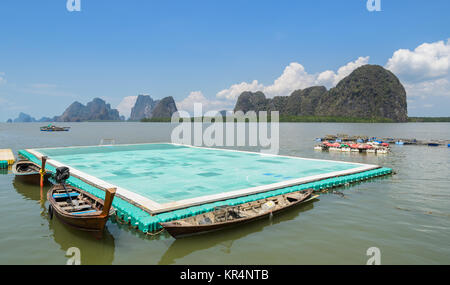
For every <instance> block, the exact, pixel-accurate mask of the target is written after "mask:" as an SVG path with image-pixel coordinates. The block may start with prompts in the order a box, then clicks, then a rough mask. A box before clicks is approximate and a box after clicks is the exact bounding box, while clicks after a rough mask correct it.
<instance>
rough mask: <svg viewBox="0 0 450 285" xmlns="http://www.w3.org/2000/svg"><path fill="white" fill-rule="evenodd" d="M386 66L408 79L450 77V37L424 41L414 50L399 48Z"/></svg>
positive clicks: (419, 79)
mask: <svg viewBox="0 0 450 285" xmlns="http://www.w3.org/2000/svg"><path fill="white" fill-rule="evenodd" d="M386 68H387V69H389V70H391V71H392V72H393V73H395V74H396V75H397V76H401V77H402V78H404V79H405V80H408V81H421V80H427V79H435V78H438V77H448V74H449V71H450V39H448V40H447V43H445V42H444V41H438V42H434V43H424V44H421V45H420V46H418V47H416V49H415V50H414V51H411V50H408V49H399V50H397V51H395V52H394V54H393V55H392V57H391V58H390V59H389V60H388V62H387V64H386Z"/></svg>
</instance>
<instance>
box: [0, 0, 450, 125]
mask: <svg viewBox="0 0 450 285" xmlns="http://www.w3.org/2000/svg"><path fill="white" fill-rule="evenodd" d="M80 1H81V11H80V12H69V11H67V9H66V2H67V1H66V0H36V1H24V0H2V1H1V2H0V121H5V120H6V119H8V118H15V117H17V115H18V113H19V112H21V111H23V112H25V113H28V114H30V115H32V116H34V117H41V116H44V115H45V116H54V115H60V114H61V113H62V112H63V111H64V109H65V108H66V107H67V106H68V105H69V104H70V103H72V102H73V101H75V100H76V101H79V102H81V103H83V104H85V103H87V102H88V101H90V100H91V99H92V98H94V97H101V98H103V99H105V100H106V101H107V102H108V103H111V105H112V106H113V107H116V106H117V105H118V104H119V103H120V102H121V101H122V100H123V98H124V97H127V96H136V95H137V94H142V93H145V94H150V95H152V97H153V98H155V99H158V98H162V97H165V96H173V97H174V98H175V100H176V101H177V104H178V103H180V106H183V107H186V108H189V107H188V105H189V104H190V103H192V101H195V100H198V101H202V102H204V103H205V104H206V105H208V104H209V105H208V106H210V108H226V107H227V106H228V107H229V106H233V104H234V100H235V95H233V94H234V93H233V90H234V91H240V90H241V89H242V88H244V89H245V88H249V90H253V89H255V90H256V89H263V90H266V91H267V92H266V93H268V96H271V95H272V96H275V95H288V94H285V93H286V92H288V91H290V90H291V89H295V88H298V87H305V86H306V85H308V84H313V83H318V82H319V83H322V81H320V80H318V77H319V75H320V74H321V73H323V72H325V71H332V72H334V75H333V74H332V75H333V76H334V77H333V78H334V79H336V78H341V77H342V75H346V74H347V72H349V71H351V69H352V68H354V67H356V66H359V65H361V64H363V63H370V64H380V65H382V66H385V67H387V66H389V67H390V68H391V69H392V70H393V71H394V73H396V74H397V75H398V76H399V77H400V79H401V81H402V83H404V84H405V87H407V91H408V100H409V101H408V105H409V115H413V116H414V115H416V116H450V111H449V110H450V90H449V89H450V83H449V80H450V75H449V74H450V68H449V66H448V65H449V62H448V60H449V52H448V50H450V48H449V47H450V42H448V39H449V38H450V17H448V11H450V1H445V0H442V1H438V0H436V1H413V0H395V1H394V0H381V8H382V11H381V12H369V11H368V10H367V8H366V2H367V1H366V0H346V1H325V0H319V1H318V0H315V1H287V0H285V1H263V0H254V1H245V0H239V1H234V0H227V1H219V0H214V1H212V0H210V1H200V0H184V1H144V0H140V1H138V0H128V1H125V0H114V1H113V0H110V1H107V0H80ZM423 44H427V45H425V46H422V48H419V49H418V50H415V49H417V48H418V47H421V45H423ZM401 49H403V51H402V50H401ZM399 50H400V53H398V54H396V55H395V52H396V51H399ZM394 55H395V56H394ZM358 59H359V60H358ZM389 60H391V61H389ZM389 62H390V64H389ZM446 62H447V65H446ZM349 63H353V64H350V65H348V64H349ZM345 66H347V68H344V69H343V70H342V71H343V72H341V73H339V72H338V71H339V68H341V67H345ZM411 70H413V71H414V72H412V71H411ZM289 72H291V73H294V77H293V79H295V80H296V82H295V83H294V84H293V85H292V82H291V81H292V80H291V81H289V78H286V76H288V75H289V74H288V73H289ZM423 74H427V75H426V76H422V75H423ZM277 79H280V80H278V81H277V82H278V83H277V82H276V80H277ZM291 79H292V78H291ZM328 79H329V78H328ZM255 80H256V81H257V82H255ZM297 81H298V82H301V83H298V82H297ZM239 84H240V85H239ZM280 84H281V85H280ZM324 84H325V83H324ZM327 84H328V85H327ZM327 84H325V85H327V87H332V86H333V80H331V81H330V80H328V81H327ZM240 88H241V89H240ZM264 88H265V89H264ZM220 92H222V93H220ZM219 93H220V94H222V95H219Z"/></svg>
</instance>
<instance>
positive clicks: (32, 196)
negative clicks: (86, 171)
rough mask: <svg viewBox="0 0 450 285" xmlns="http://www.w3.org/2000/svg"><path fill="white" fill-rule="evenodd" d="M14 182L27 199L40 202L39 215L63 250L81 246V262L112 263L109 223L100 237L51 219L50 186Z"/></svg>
mask: <svg viewBox="0 0 450 285" xmlns="http://www.w3.org/2000/svg"><path fill="white" fill-rule="evenodd" d="M12 184H13V186H14V188H15V189H16V191H17V193H19V194H20V195H22V196H23V197H24V198H25V199H27V200H33V201H37V202H39V204H40V209H41V211H40V213H39V215H40V216H41V217H42V219H43V221H44V222H45V223H46V224H47V225H48V228H49V231H50V236H51V237H53V240H54V241H55V242H56V243H57V244H58V245H59V247H60V249H61V250H62V251H64V252H66V251H67V250H68V249H69V248H71V247H77V248H79V249H80V252H81V264H112V262H113V260H114V250H115V244H114V237H113V235H112V234H111V233H110V232H109V230H108V225H107V227H106V228H105V231H104V232H103V234H102V236H101V237H100V236H98V235H96V234H93V233H92V232H86V231H80V230H78V229H75V228H73V227H71V226H68V225H66V224H64V223H62V222H61V221H60V220H59V219H58V218H57V217H56V216H54V217H53V219H50V217H49V215H48V211H47V209H48V203H47V191H48V190H49V189H50V186H45V187H43V189H41V188H40V187H39V186H36V185H30V184H27V183H24V182H22V181H21V180H20V179H13V183H12ZM35 214H36V215H37V214H38V213H35ZM108 223H110V221H108Z"/></svg>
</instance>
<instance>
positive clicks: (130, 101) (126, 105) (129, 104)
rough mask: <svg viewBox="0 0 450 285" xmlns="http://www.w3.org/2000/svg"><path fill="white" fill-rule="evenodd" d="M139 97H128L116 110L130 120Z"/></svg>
mask: <svg viewBox="0 0 450 285" xmlns="http://www.w3.org/2000/svg"><path fill="white" fill-rule="evenodd" d="M137 98H138V96H128V97H125V98H123V99H122V101H121V102H120V103H119V105H117V107H116V109H117V110H118V111H119V114H120V115H121V116H125V118H126V119H128V118H129V117H130V115H131V109H132V108H133V107H134V104H136V100H137Z"/></svg>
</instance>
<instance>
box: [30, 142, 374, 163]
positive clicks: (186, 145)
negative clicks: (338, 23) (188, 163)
mask: <svg viewBox="0 0 450 285" xmlns="http://www.w3.org/2000/svg"><path fill="white" fill-rule="evenodd" d="M154 144H170V145H175V146H183V147H188V148H199V149H209V150H221V151H232V152H242V153H248V154H254V155H260V156H271V157H285V158H294V159H303V160H310V161H327V162H333V163H343V164H355V165H370V164H364V163H359V162H348V161H339V160H329V159H317V158H305V157H299V156H289V155H280V154H270V153H260V152H254V151H245V150H234V149H225V148H213V147H203V146H193V145H188V144H179V143H170V142H155V143H136V144H115V145H112V146H104V145H90V146H66V147H53V148H36V149H35V150H45V149H68V148H89V147H92V148H95V147H111V148H114V147H120V146H134V145H154Z"/></svg>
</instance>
